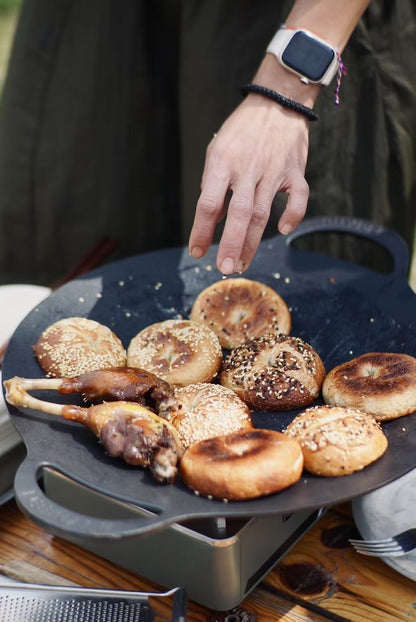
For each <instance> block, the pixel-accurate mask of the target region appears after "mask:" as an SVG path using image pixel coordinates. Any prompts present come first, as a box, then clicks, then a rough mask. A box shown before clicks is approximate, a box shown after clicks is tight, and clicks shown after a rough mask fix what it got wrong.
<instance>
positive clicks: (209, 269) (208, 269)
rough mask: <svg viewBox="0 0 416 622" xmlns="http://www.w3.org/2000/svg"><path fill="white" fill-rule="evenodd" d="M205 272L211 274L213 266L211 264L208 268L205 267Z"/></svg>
mask: <svg viewBox="0 0 416 622" xmlns="http://www.w3.org/2000/svg"><path fill="white" fill-rule="evenodd" d="M205 270H206V271H207V272H211V271H212V266H210V265H209V264H208V265H207V266H205Z"/></svg>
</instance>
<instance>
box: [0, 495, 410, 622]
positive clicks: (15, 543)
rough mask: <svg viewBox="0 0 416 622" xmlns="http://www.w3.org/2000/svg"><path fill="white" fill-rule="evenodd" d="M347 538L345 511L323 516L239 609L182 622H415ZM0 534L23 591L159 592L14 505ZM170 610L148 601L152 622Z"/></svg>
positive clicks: (403, 583)
mask: <svg viewBox="0 0 416 622" xmlns="http://www.w3.org/2000/svg"><path fill="white" fill-rule="evenodd" d="M353 533H356V530H355V526H354V522H353V519H352V517H351V512H350V506H349V505H348V504H345V505H342V506H336V507H335V508H333V509H330V510H328V511H327V512H326V514H324V516H323V517H322V518H321V519H320V520H319V522H318V523H317V524H316V525H315V526H314V527H313V528H312V529H311V530H310V531H309V532H308V533H306V534H305V535H304V537H303V538H302V539H301V540H300V542H298V544H297V545H296V546H295V547H294V548H293V549H292V550H291V551H290V552H289V553H288V554H287V555H286V556H285V557H284V558H283V559H282V560H281V562H280V563H279V564H277V566H276V567H275V568H274V569H273V570H272V571H271V572H270V573H269V574H268V575H267V576H266V578H265V579H263V581H262V582H261V583H260V585H259V586H257V587H256V588H255V589H254V590H253V591H252V592H251V593H250V594H249V596H248V597H247V598H246V599H245V600H244V601H243V602H242V603H241V605H240V606H239V607H237V608H235V609H233V610H232V611H231V612H226V613H225V612H215V611H210V610H208V609H206V608H204V607H202V606H200V605H198V604H196V603H193V602H189V604H188V620H189V622H202V621H205V622H254V621H255V620H259V621H260V620H261V621H263V620H264V621H269V622H272V621H276V620H279V621H283V622H302V621H305V622H306V621H308V622H311V621H313V622H315V621H316V622H325V621H328V620H332V621H334V622H345V621H346V620H350V621H354V622H355V621H356V622H372V621H374V622H393V621H396V620H403V621H406V622H412V621H416V583H415V582H413V581H411V580H410V579H407V578H405V577H403V576H402V575H401V574H399V573H397V572H396V571H395V570H393V569H391V568H390V567H389V566H387V565H386V564H384V563H383V562H382V561H381V560H379V559H377V558H372V557H371V558H370V557H364V556H361V555H359V554H358V553H355V551H354V550H352V548H351V547H350V545H349V544H348V537H351V535H352V534H353ZM0 534H1V536H0V564H1V568H0V569H1V570H2V573H3V575H8V576H12V577H14V578H17V579H19V580H21V581H25V582H28V583H43V584H49V585H74V584H76V585H79V586H84V587H89V588H107V589H118V590H120V589H122V590H135V591H150V592H161V591H165V588H164V587H163V586H160V585H156V584H154V583H151V582H149V581H147V580H145V579H142V578H141V577H138V576H137V575H134V574H133V573H131V572H129V571H127V570H125V569H123V568H121V567H119V566H115V565H114V564H111V563H110V562H108V561H105V560H103V559H101V558H99V557H96V556H95V555H93V554H91V553H89V552H87V551H84V550H83V549H80V548H79V547H77V546H75V545H73V544H70V543H68V542H66V541H64V540H62V539H60V538H57V537H55V536H52V535H50V534H48V533H46V532H45V531H43V530H42V529H41V528H39V527H37V526H36V525H34V524H33V523H32V522H31V521H29V520H28V519H27V518H26V517H25V516H24V515H23V514H22V513H21V512H20V510H19V509H18V508H17V506H16V504H15V502H14V501H13V500H12V501H9V502H8V503H6V504H5V505H3V506H2V507H0ZM0 580H1V575H0ZM169 604H170V603H169V601H158V600H154V601H153V600H152V602H151V605H152V607H153V609H154V611H155V615H156V619H157V621H162V620H165V621H166V620H168V619H169V613H170V609H169Z"/></svg>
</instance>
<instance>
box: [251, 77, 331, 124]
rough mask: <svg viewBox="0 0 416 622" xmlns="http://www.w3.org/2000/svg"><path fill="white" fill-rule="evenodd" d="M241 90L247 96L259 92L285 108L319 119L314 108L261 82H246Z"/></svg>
mask: <svg viewBox="0 0 416 622" xmlns="http://www.w3.org/2000/svg"><path fill="white" fill-rule="evenodd" d="M241 92H242V94H243V95H244V96H246V95H247V94H248V93H257V94H258V95H263V96H264V97H268V98H269V99H272V100H273V101H275V102H277V103H278V104H280V105H281V106H284V107H285V108H290V110H294V111H295V112H298V113H299V114H302V115H303V116H304V117H307V118H308V119H309V120H310V121H317V120H318V119H319V117H318V115H317V114H316V112H314V111H313V110H312V108H308V107H307V106H304V105H303V104H300V103H299V102H295V101H294V100H293V99H289V98H288V97H285V96H284V95H280V93H276V91H272V89H268V88H267V87H265V86H260V84H245V85H244V86H242V87H241Z"/></svg>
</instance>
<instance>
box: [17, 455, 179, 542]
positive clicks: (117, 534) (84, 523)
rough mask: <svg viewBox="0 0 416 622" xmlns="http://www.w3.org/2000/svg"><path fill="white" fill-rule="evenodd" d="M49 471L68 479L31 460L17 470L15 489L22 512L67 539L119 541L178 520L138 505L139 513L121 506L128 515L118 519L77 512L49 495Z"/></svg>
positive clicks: (49, 466) (28, 459)
mask: <svg viewBox="0 0 416 622" xmlns="http://www.w3.org/2000/svg"><path fill="white" fill-rule="evenodd" d="M47 469H50V470H52V471H54V472H56V473H58V474H59V475H61V476H62V477H66V475H64V474H63V473H61V471H60V470H59V469H57V468H55V467H54V465H51V464H48V463H42V464H40V463H39V462H37V461H36V460H33V459H31V458H30V457H27V458H26V459H25V460H24V461H23V462H22V463H21V465H20V466H19V468H18V470H17V473H16V477H15V486H14V487H15V493H16V501H17V503H18V505H19V507H20V509H21V510H22V511H23V512H24V513H25V514H26V515H27V516H28V517H29V518H30V519H31V520H33V522H34V523H36V524H38V525H40V526H41V527H42V528H43V529H45V530H46V531H49V532H51V533H53V534H54V535H57V536H60V537H63V538H65V537H72V538H83V539H84V538H93V539H108V540H118V539H121V538H124V537H129V536H134V535H139V534H141V533H146V532H150V531H154V530H155V529H157V528H161V527H165V526H167V525H169V524H171V523H173V522H174V521H175V519H176V517H175V516H170V515H168V514H166V513H163V512H162V511H161V512H160V513H157V514H156V513H153V512H150V511H148V510H145V509H142V508H139V507H138V506H136V507H135V511H133V509H132V508H133V506H131V508H130V511H128V508H129V504H127V503H124V504H122V503H120V506H121V505H124V512H123V513H121V514H118V518H115V517H112V516H110V515H108V514H107V515H104V514H102V515H101V516H100V515H99V516H94V515H92V514H90V515H88V514H86V513H84V512H81V511H75V510H73V509H70V508H69V507H65V506H64V505H61V504H60V503H57V502H56V501H55V500H53V499H51V498H50V497H48V496H47V494H46V493H45V491H44V489H43V476H44V472H45V471H46V470H47ZM70 481H72V480H70ZM120 516H122V518H120Z"/></svg>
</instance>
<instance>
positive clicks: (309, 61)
mask: <svg viewBox="0 0 416 622" xmlns="http://www.w3.org/2000/svg"><path fill="white" fill-rule="evenodd" d="M267 52H270V53H271V54H274V55H275V56H276V58H277V60H278V61H279V63H280V64H281V65H283V67H285V68H286V69H288V70H289V71H291V72H292V73H295V74H296V75H298V76H299V77H300V79H301V81H302V82H305V83H309V82H312V83H313V84H323V85H328V84H329V83H330V82H331V80H332V79H333V78H334V76H335V74H336V73H337V71H338V65H339V54H338V52H337V50H336V49H335V48H334V47H332V46H331V45H329V44H328V43H326V42H325V41H323V40H322V39H320V38H319V37H317V36H316V35H314V34H312V33H311V32H309V31H308V30H298V29H291V28H285V27H284V26H282V27H281V28H280V29H279V30H278V31H277V33H276V34H275V36H274V37H273V39H272V40H271V41H270V43H269V46H268V48H267Z"/></svg>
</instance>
